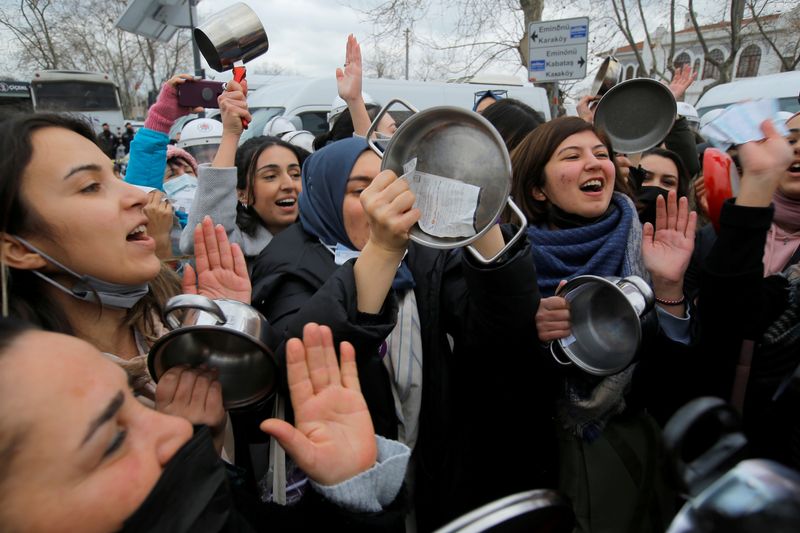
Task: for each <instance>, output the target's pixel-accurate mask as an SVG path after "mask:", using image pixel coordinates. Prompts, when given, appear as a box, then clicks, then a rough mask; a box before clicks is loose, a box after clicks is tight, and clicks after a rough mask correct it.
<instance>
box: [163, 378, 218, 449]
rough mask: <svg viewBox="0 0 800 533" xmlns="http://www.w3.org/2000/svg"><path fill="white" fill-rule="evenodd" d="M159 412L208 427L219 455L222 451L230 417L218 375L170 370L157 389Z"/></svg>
mask: <svg viewBox="0 0 800 533" xmlns="http://www.w3.org/2000/svg"><path fill="white" fill-rule="evenodd" d="M156 411H159V412H161V413H166V414H169V415H174V416H180V417H182V418H185V419H186V420H188V421H189V422H191V423H192V424H194V425H196V424H204V425H206V426H208V427H209V428H210V429H211V434H212V435H213V437H214V444H215V446H216V447H217V451H219V450H221V449H222V441H223V440H224V433H225V424H226V423H227V421H228V417H227V416H226V414H225V408H224V407H223V406H222V385H220V383H219V381H217V374H216V372H214V371H211V370H205V369H199V368H187V367H185V366H175V367H172V368H170V369H169V370H167V371H166V372H165V373H164V375H163V376H161V379H160V380H158V385H157V386H156Z"/></svg>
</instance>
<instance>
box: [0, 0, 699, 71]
mask: <svg viewBox="0 0 800 533" xmlns="http://www.w3.org/2000/svg"><path fill="white" fill-rule="evenodd" d="M17 1H18V0H0V6H2V7H5V8H9V7H11V8H12V9H13V6H15V5H17ZM55 1H58V0H55ZM236 1H240V0H201V1H200V2H199V4H198V18H199V19H200V20H199V21H200V23H202V21H203V20H205V19H206V18H207V17H208V16H210V15H212V14H213V13H216V12H217V11H220V10H221V9H223V8H225V7H227V6H230V5H231V4H233V3H236ZM243 1H244V2H245V3H246V4H248V5H249V6H250V7H252V8H253V10H254V11H255V12H256V13H257V14H258V16H259V18H260V19H261V21H262V23H263V25H264V27H265V29H266V31H267V35H268V37H269V41H270V49H269V51H268V52H267V54H265V55H264V56H262V57H261V58H258V59H256V60H254V61H253V62H251V64H250V65H251V67H253V68H254V70H255V69H257V68H258V66H259V65H261V66H262V67H266V66H276V67H280V68H282V69H284V70H285V72H284V73H286V74H296V75H301V76H333V75H334V72H335V69H336V67H337V66H340V65H341V64H342V63H343V62H344V55H345V54H344V53H345V42H346V39H347V35H348V34H349V33H351V32H352V33H353V34H355V35H356V37H357V38H358V39H359V40H360V41H362V42H363V41H364V40H366V39H367V38H368V37H369V36H370V35H371V34H372V33H373V28H372V27H371V26H370V25H369V24H368V23H367V22H365V16H364V14H363V13H360V12H358V11H356V10H355V9H353V8H352V7H350V5H349V4H355V5H359V6H360V7H362V8H369V6H375V5H378V4H381V3H382V2H383V1H385V0H243ZM577 1H578V0H563V1H559V2H558V4H556V3H555V2H552V1H548V0H545V4H546V5H545V14H544V16H543V18H544V19H546V20H548V19H549V20H552V19H560V18H568V17H571V16H579V15H581V13H579V12H575V10H574V9H573V10H572V12H570V8H569V7H564V6H565V5H566V6H568V5H570V4H572V5H576V2H577ZM709 1H711V0H698V1H697V2H696V5H698V6H700V5H701V4H703V3H705V2H709ZM504 2H510V0H500V1H499V3H500V4H503V3H504ZM601 2H609V0H601ZM510 3H513V2H510ZM650 3H651V4H653V3H658V2H657V0H651V2H650ZM487 4H488V3H487ZM431 5H432V6H433V8H432V9H431V12H430V16H428V17H427V18H426V19H425V20H423V21H421V22H419V23H418V24H417V25H416V26H415V27H414V28H413V30H414V32H415V33H416V34H418V35H420V36H421V35H423V34H424V35H427V36H433V37H436V38H437V40H438V41H439V42H445V43H446V42H449V41H448V31H451V28H452V23H453V19H454V16H455V10H454V9H453V8H452V7H451V6H452V2H447V1H444V2H431ZM698 10H700V9H698ZM510 23H512V24H513V19H510ZM592 24H597V25H599V24H600V22H599V21H595V20H593V21H591V23H590V34H592V33H593V26H592ZM594 27H596V26H594ZM652 29H653V28H651V30H652ZM385 39H387V40H388V39H395V42H394V43H392V42H386V43H385V44H387V45H395V47H397V48H402V42H398V41H402V40H403V36H402V35H398V36H396V37H393V36H389V37H386V38H385ZM398 45H399V46H398ZM604 49H607V48H604ZM9 51H10V46H9V35H8V33H7V32H6V31H4V30H2V29H0V55H2V56H5V59H3V58H2V57H0V65H3V62H4V61H5V63H6V64H7V63H9V62H10V59H9V58H10V57H11V56H12V55H13V54H11V53H9ZM373 51H374V50H371V49H370V43H364V46H363V47H362V53H363V54H364V55H365V56H366V57H369V56H370V54H371V53H372V52H373ZM590 52H591V51H590ZM424 54H425V51H424V50H423V49H422V47H421V45H419V44H415V45H413V46H412V49H411V62H412V72H413V70H414V65H415V62H419V61H420V60H421V59H422V58H423V55H424ZM514 59H515V58H512V59H511V60H507V61H505V62H497V63H494V64H492V65H490V66H488V67H487V68H486V69H485V70H484V72H486V73H499V74H507V75H515V76H516V77H518V78H519V79H520V81H524V80H527V72H526V71H525V70H524V69H522V68H521V67H517V66H516V65H515V62H514ZM400 61H402V60H400ZM599 62H600V60H599V58H596V59H595V60H594V62H593V63H590V67H595V68H596V65H597V64H599ZM0 68H1V67H0ZM6 68H11V65H6ZM593 75H594V74H593V72H592V71H591V70H590V71H589V74H588V76H587V80H586V81H585V83H586V84H590V83H591V79H592V78H593Z"/></svg>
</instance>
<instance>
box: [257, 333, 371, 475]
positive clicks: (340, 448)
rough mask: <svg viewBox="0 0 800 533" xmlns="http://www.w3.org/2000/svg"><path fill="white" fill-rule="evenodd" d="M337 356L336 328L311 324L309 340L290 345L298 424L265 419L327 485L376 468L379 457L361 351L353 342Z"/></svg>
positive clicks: (291, 383)
mask: <svg viewBox="0 0 800 533" xmlns="http://www.w3.org/2000/svg"><path fill="white" fill-rule="evenodd" d="M340 354H341V363H339V362H337V360H336V351H335V350H334V347H333V335H332V333H331V330H330V328H328V327H325V326H319V325H317V324H306V326H305V327H304V328H303V340H302V342H301V341H300V339H290V340H289V342H288V343H287V344H286V364H287V372H288V380H289V392H290V394H291V400H292V407H293V409H294V415H295V426H296V427H293V426H292V425H291V424H289V423H287V422H285V421H283V420H277V419H272V418H271V419H268V420H265V421H264V422H262V423H261V430H262V431H264V432H265V433H269V434H270V435H273V436H274V437H275V438H276V439H278V442H280V444H281V446H283V447H284V449H285V450H286V452H287V453H288V454H289V455H290V456H291V457H292V459H294V461H295V462H296V463H297V465H298V466H299V467H300V468H301V469H302V470H303V471H304V472H305V473H306V474H308V476H309V477H310V478H311V479H313V480H314V481H316V482H317V483H320V484H321V485H336V484H337V483H341V482H342V481H345V480H347V479H350V478H351V477H353V476H355V475H357V474H359V473H361V472H364V471H365V470H368V469H369V468H371V467H372V466H373V465H374V464H375V461H376V459H377V456H378V450H377V445H376V443H375V430H374V428H373V426H372V419H371V418H370V415H369V410H368V409H367V403H366V401H365V400H364V396H363V395H362V394H361V386H360V384H359V382H358V370H357V369H356V362H355V350H354V349H353V346H352V345H351V344H350V343H348V342H343V343H342V344H341V349H340Z"/></svg>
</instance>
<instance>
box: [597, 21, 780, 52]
mask: <svg viewBox="0 0 800 533" xmlns="http://www.w3.org/2000/svg"><path fill="white" fill-rule="evenodd" d="M780 16H781V15H780V14H775V15H765V16H763V17H761V22H762V23H764V22H772V21H774V20H777V19H778V18H779V17H780ZM754 22H755V19H753V18H749V19H743V20H742V27H745V26H747V25H748V24H751V23H754ZM728 25H730V22H729V21H726V20H723V21H722V22H715V23H713V24H704V25H703V26H700V31H701V32H704V31H707V30H717V29H722V28H726V27H727V26H728ZM686 33H694V26H689V27H688V28H684V29H682V30H678V31H676V32H675V35H682V34H686ZM643 48H644V41H639V42H638V43H636V49H637V50H642V49H643ZM627 52H633V47H632V46H630V45H625V46H621V47H619V48H617V51H616V53H617V54H624V53H627ZM608 53H611V52H610V51H609V52H608ZM608 53H607V54H608ZM607 54H603V55H607Z"/></svg>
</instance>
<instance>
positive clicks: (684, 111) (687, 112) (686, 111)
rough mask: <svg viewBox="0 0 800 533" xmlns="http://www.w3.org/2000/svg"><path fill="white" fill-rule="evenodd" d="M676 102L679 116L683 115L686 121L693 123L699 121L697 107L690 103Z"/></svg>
mask: <svg viewBox="0 0 800 533" xmlns="http://www.w3.org/2000/svg"><path fill="white" fill-rule="evenodd" d="M677 104H678V116H679V117H685V118H686V120H687V121H689V122H694V123H695V124H696V123H698V122H700V115H698V114H697V109H695V108H694V106H693V105H692V104H689V103H686V102H677Z"/></svg>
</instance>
